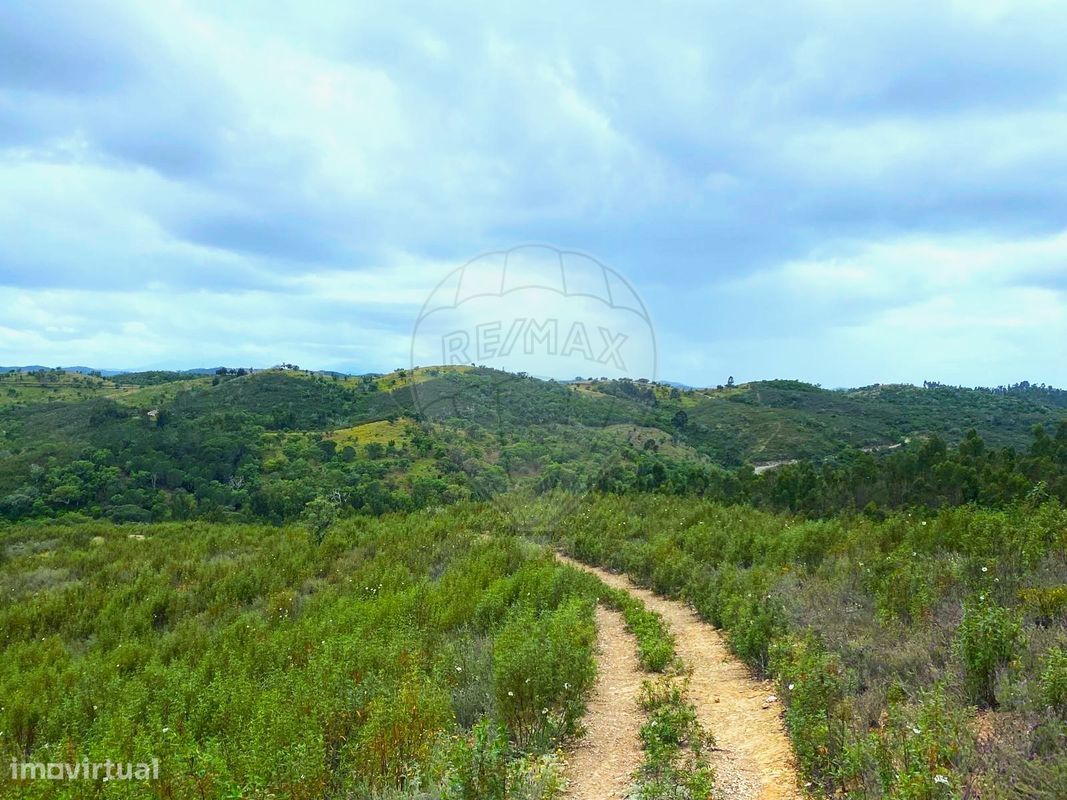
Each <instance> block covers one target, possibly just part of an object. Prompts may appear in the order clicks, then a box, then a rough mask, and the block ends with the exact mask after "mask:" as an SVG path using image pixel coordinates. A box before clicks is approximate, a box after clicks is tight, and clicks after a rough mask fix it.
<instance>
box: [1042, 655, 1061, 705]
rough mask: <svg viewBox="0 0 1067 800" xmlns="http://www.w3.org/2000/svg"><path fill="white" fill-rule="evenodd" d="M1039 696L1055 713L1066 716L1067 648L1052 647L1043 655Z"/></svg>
mask: <svg viewBox="0 0 1067 800" xmlns="http://www.w3.org/2000/svg"><path fill="white" fill-rule="evenodd" d="M1041 696H1042V698H1043V699H1044V701H1045V702H1046V703H1048V705H1049V708H1051V709H1052V710H1053V711H1054V712H1055V713H1057V714H1059V715H1060V716H1061V717H1067V649H1065V648H1062V647H1057V648H1054V649H1053V650H1050V651H1049V653H1048V655H1047V656H1046V657H1045V667H1044V669H1043V670H1042V671H1041Z"/></svg>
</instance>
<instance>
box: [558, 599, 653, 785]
mask: <svg viewBox="0 0 1067 800" xmlns="http://www.w3.org/2000/svg"><path fill="white" fill-rule="evenodd" d="M596 622H597V649H598V651H599V653H598V656H597V678H596V684H595V686H594V687H593V694H592V697H591V699H590V701H589V708H588V710H587V712H586V715H585V720H584V722H585V728H586V732H585V736H584V737H582V739H581V740H580V741H579V742H578V745H577V747H576V748H575V749H574V751H573V752H572V753H571V755H570V757H569V758H568V759H567V769H566V771H565V775H566V777H567V780H568V784H567V790H566V791H565V792H564V793H563V797H564V798H567V800H622V798H625V797H626V792H627V790H628V789H629V787H630V782H631V776H632V775H633V773H634V771H635V770H637V768H638V767H639V766H640V764H641V740H640V739H639V738H638V735H637V732H638V730H639V729H640V727H641V723H642V722H643V721H644V717H643V716H642V713H641V709H640V707H639V706H638V698H639V697H640V694H641V681H642V680H643V679H644V677H645V675H644V673H642V672H641V664H640V662H638V660H637V641H636V640H635V639H634V637H633V636H632V635H631V634H630V632H629V631H627V630H626V625H625V623H624V622H623V618H622V614H620V613H619V612H617V611H609V610H608V609H606V608H604V607H603V606H597V610H596Z"/></svg>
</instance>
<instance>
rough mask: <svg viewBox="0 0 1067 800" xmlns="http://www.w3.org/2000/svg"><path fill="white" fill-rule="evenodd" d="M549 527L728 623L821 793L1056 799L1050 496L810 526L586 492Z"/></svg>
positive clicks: (1060, 526) (1058, 694)
mask: <svg viewBox="0 0 1067 800" xmlns="http://www.w3.org/2000/svg"><path fill="white" fill-rule="evenodd" d="M543 535H545V536H549V537H551V538H553V540H554V541H555V542H556V543H557V544H559V545H560V546H562V547H563V548H564V549H565V550H566V551H567V552H569V553H571V554H572V555H574V556H575V557H577V558H580V559H582V560H583V561H587V562H589V563H594V564H601V565H605V566H608V567H611V568H614V569H618V570H623V571H625V572H627V573H628V574H629V575H630V576H631V577H632V578H634V579H635V580H637V581H639V582H641V583H643V584H645V585H647V586H649V587H651V588H653V589H655V590H656V591H657V592H660V593H663V594H665V595H668V596H673V597H679V598H683V599H686V600H688V601H689V602H691V603H693V605H694V606H695V607H696V609H697V610H698V611H699V613H700V614H701V615H702V616H704V617H705V618H706V619H708V620H709V621H710V622H712V623H714V624H716V625H718V626H720V627H722V628H723V629H724V630H725V631H726V632H727V634H728V639H729V643H730V646H731V648H732V649H733V650H734V651H735V652H736V653H737V654H738V655H739V656H741V657H742V658H743V659H744V660H745V661H746V662H747V663H748V664H749V665H750V666H751V667H752V668H753V670H755V671H756V672H758V673H761V674H765V675H767V676H769V677H771V678H773V679H774V680H776V681H777V682H778V684H779V688H778V693H779V696H780V697H781V698H782V699H783V701H784V702H785V707H786V712H785V716H786V722H787V725H788V729H789V732H790V735H791V737H792V739H793V743H794V747H795V750H796V753H797V757H798V760H799V763H800V766H801V768H802V771H803V773H804V778H805V780H806V781H810V782H811V788H812V789H813V790H814V791H815V792H816V793H817V794H819V793H825V794H826V795H832V794H835V793H839V792H840V793H844V794H847V795H848V796H851V797H864V798H874V797H887V798H888V797H892V798H899V797H907V798H912V797H922V798H938V797H946V798H947V797H954V796H960V795H961V794H963V793H964V792H965V790H966V791H979V790H980V791H981V792H982V794H981V796H982V797H1041V798H1045V797H1047V798H1051V797H1057V796H1059V795H1057V794H1056V791H1058V789H1057V787H1061V788H1062V786H1063V784H1062V777H1063V776H1064V775H1065V774H1067V723H1065V721H1064V716H1063V710H1064V707H1065V706H1064V698H1065V696H1067V695H1065V693H1064V686H1067V679H1065V675H1067V672H1065V669H1064V664H1065V660H1064V655H1063V653H1064V651H1065V647H1067V603H1063V602H1061V601H1059V600H1058V598H1061V597H1062V594H1063V592H1064V590H1065V584H1067V511H1064V509H1063V508H1062V506H1060V505H1059V504H1058V503H1055V502H1046V503H1039V504H1029V505H1027V504H1019V505H1015V506H1012V507H1010V508H1006V509H1000V510H982V509H976V508H973V507H967V508H950V509H943V510H940V511H937V510H929V511H926V512H924V513H917V512H914V511H913V512H910V513H909V512H901V513H896V514H891V515H888V516H887V517H886V518H885V519H877V520H876V519H872V518H870V517H864V516H862V515H861V516H839V517H835V518H833V519H828V520H806V519H804V518H801V517H798V516H784V515H778V514H771V513H767V512H764V511H759V510H755V509H752V508H747V507H744V506H738V505H734V506H722V505H717V504H712V503H706V502H700V501H694V500H689V499H679V498H670V497H664V496H656V495H632V496H627V497H615V498H612V497H599V498H589V499H588V500H587V501H586V502H585V503H583V504H582V506H581V507H580V508H579V509H578V511H577V513H576V514H574V515H573V517H572V518H571V519H570V520H569V524H568V525H567V526H566V528H564V529H560V528H555V527H551V528H548V529H547V530H545V531H544V532H543ZM968 787H969V788H968ZM1025 787H1030V788H1029V789H1026V788H1025ZM1031 790H1032V791H1031Z"/></svg>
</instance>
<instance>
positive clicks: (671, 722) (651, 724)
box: [637, 675, 715, 800]
mask: <svg viewBox="0 0 1067 800" xmlns="http://www.w3.org/2000/svg"><path fill="white" fill-rule="evenodd" d="M686 688H687V683H686V681H685V680H684V679H682V678H679V677H677V676H673V675H670V676H669V675H664V676H661V677H659V678H656V679H655V680H648V681H645V682H644V683H643V684H642V687H641V708H642V709H643V710H644V711H645V713H646V714H647V715H648V720H647V721H646V722H645V724H644V725H642V726H641V742H642V744H643V746H644V750H645V759H644V763H643V764H642V765H641V771H640V778H639V781H638V788H637V797H638V798H640V800H698V799H699V800H704V798H707V797H709V796H710V795H711V791H712V788H713V786H714V783H715V772H714V770H713V769H712V768H711V765H710V764H709V763H708V761H707V755H706V752H707V750H708V749H709V748H711V747H713V746H714V744H715V740H714V738H713V737H712V735H711V734H710V733H708V732H707V731H705V730H704V728H703V727H702V726H701V725H700V722H699V721H698V720H697V716H696V709H695V708H694V707H693V705H692V703H690V702H689V701H688V700H687V699H686Z"/></svg>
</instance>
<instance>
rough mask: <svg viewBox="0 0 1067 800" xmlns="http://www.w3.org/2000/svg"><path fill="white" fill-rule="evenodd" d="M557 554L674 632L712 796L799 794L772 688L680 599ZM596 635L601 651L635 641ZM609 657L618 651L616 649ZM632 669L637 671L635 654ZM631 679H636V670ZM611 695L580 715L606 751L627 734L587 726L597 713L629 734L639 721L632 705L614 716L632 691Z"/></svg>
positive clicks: (727, 799)
mask: <svg viewBox="0 0 1067 800" xmlns="http://www.w3.org/2000/svg"><path fill="white" fill-rule="evenodd" d="M560 559H561V560H562V561H564V562H565V563H567V564H570V565H571V566H573V567H576V568H578V569H582V570H585V571H586V572H590V573H592V574H594V575H596V576H597V577H598V578H600V579H601V580H602V581H604V583H606V584H608V585H609V586H612V587H614V588H616V589H622V590H624V591H627V592H629V593H631V594H632V595H634V596H635V597H638V598H640V599H641V600H642V601H643V602H644V604H645V606H646V607H647V608H648V609H649V610H651V611H655V612H656V613H658V614H659V615H660V616H662V617H663V619H664V620H665V621H666V623H667V625H668V626H669V627H670V629H671V632H672V633H673V634H674V636H675V639H676V644H675V648H676V650H677V653H678V655H679V656H680V657H681V658H682V660H683V661H684V662H685V663H686V664H687V665H688V666H689V667H691V669H692V676H691V678H690V683H689V700H690V701H691V702H692V703H693V704H694V705H695V706H696V709H697V715H698V717H699V719H700V722H701V724H702V725H704V726H705V728H706V729H707V730H709V731H711V733H713V734H714V736H715V741H716V751H715V752H714V753H713V754H712V755H713V758H712V764H713V765H714V767H715V771H716V789H717V795H718V796H719V797H721V798H724V800H799V798H801V797H803V795H802V793H801V792H800V790H799V789H798V788H797V786H798V783H797V773H796V767H795V762H794V758H793V751H792V748H791V747H790V744H789V738H788V737H787V736H786V732H785V726H784V724H783V722H782V718H781V716H780V713H779V710H780V706H779V705H778V703H777V702H776V701H774V700H773V699H772V697H773V686H772V685H771V684H770V683H768V682H763V681H759V680H756V679H755V678H753V677H752V675H751V674H750V673H749V671H748V669H747V668H746V667H745V665H744V664H743V663H741V661H740V660H738V659H737V658H736V657H735V656H734V655H733V654H732V653H730V651H729V649H728V648H727V645H726V642H725V641H724V639H723V636H722V633H721V632H720V631H718V630H717V629H716V628H714V627H713V626H711V625H709V624H708V623H706V622H704V621H703V620H702V619H700V617H698V616H697V614H696V612H695V611H693V610H692V609H691V608H689V607H688V606H686V605H685V604H683V603H680V602H677V601H675V600H667V599H665V598H662V597H659V596H658V595H656V594H653V593H652V592H650V591H648V590H647V589H642V588H641V587H639V586H636V585H634V584H633V583H631V582H630V580H629V579H627V578H626V577H625V576H623V575H616V574H614V573H611V572H608V571H607V570H603V569H598V568H596V567H590V566H588V565H586V564H582V563H580V562H578V561H575V560H573V559H570V558H567V557H566V556H562V555H561V556H560ZM606 613H610V612H606ZM618 624H621V621H619V623H618ZM601 630H602V631H603V630H604V629H603V628H602V629H601ZM601 641H602V644H601V647H602V648H603V650H604V651H605V653H606V652H607V650H608V649H609V648H615V647H626V648H628V649H629V651H630V653H631V658H633V656H632V653H633V648H634V646H635V644H634V642H633V640H632V638H631V639H629V640H626V639H623V638H620V637H619V636H618V635H616V634H613V633H611V632H610V631H609V633H608V634H605V633H601ZM616 657H621V654H618V655H617V656H616ZM601 658H602V660H601V669H602V670H604V669H605V668H606V667H607V666H608V664H609V663H610V660H609V659H607V658H606V656H602V657H601ZM633 668H634V669H637V663H636V659H634V663H633ZM637 680H638V685H639V684H640V675H638V677H637ZM598 687H599V684H598ZM617 700H618V703H619V704H620V705H616V706H614V707H613V708H612V709H611V710H610V712H607V713H605V710H604V709H598V708H596V707H595V706H594V705H590V713H589V715H588V717H587V719H588V721H587V728H588V730H589V736H590V737H591V736H593V735H594V732H595V734H596V736H597V737H598V739H597V740H598V741H599V742H600V743H601V744H599V745H594V746H599V747H605V746H606V747H607V748H608V749H609V750H610V748H611V745H610V744H605V743H608V742H610V741H611V738H612V737H613V736H614V737H618V738H619V739H620V740H627V741H628V739H627V737H628V736H630V734H628V733H625V732H624V731H623V730H622V729H614V730H612V731H608V730H600V729H594V723H595V721H596V715H597V714H598V713H605V719H608V718H610V719H614V720H616V721H618V722H619V723H620V724H624V725H632V726H633V727H632V731H633V735H634V736H636V731H637V729H638V728H639V726H640V720H641V717H640V715H639V713H638V712H637V710H636V707H634V709H633V713H634V715H635V717H634V718H630V717H624V716H622V712H623V705H625V707H626V708H630V707H631V706H636V695H634V699H633V700H630V699H629V698H628V697H624V696H623V695H622V694H620V695H619V696H618V698H617ZM587 738H588V737H587ZM579 752H580V751H579ZM628 758H629V756H628ZM638 758H639V756H638ZM613 769H614V767H613ZM619 775H620V776H621V773H619ZM622 796H625V795H619V794H610V793H602V794H595V793H594V794H571V795H568V797H570V798H573V800H606V798H614V797H622Z"/></svg>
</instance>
